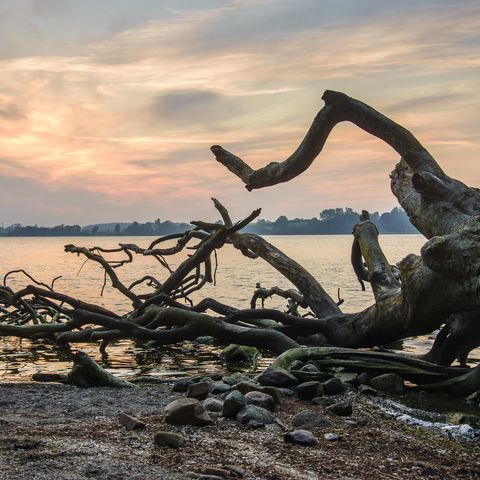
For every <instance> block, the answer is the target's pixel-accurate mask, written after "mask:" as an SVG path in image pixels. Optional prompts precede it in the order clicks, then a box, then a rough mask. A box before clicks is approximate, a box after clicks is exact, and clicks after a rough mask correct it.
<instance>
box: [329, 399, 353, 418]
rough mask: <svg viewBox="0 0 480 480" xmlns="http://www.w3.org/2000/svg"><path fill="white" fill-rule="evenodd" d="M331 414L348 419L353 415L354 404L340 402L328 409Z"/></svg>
mask: <svg viewBox="0 0 480 480" xmlns="http://www.w3.org/2000/svg"><path fill="white" fill-rule="evenodd" d="M327 410H328V411H329V412H332V413H334V414H335V415H340V416H342V417H347V416H349V415H351V414H352V411H353V409H352V402H338V403H334V404H332V405H330V406H328V407H327Z"/></svg>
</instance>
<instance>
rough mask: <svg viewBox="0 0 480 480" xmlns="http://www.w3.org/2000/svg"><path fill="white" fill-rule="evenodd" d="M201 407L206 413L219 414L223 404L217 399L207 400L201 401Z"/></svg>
mask: <svg viewBox="0 0 480 480" xmlns="http://www.w3.org/2000/svg"><path fill="white" fill-rule="evenodd" d="M203 407H204V408H205V410H206V411H207V412H221V411H222V410H223V402H222V401H221V400H218V399H217V398H207V399H205V400H204V401H203Z"/></svg>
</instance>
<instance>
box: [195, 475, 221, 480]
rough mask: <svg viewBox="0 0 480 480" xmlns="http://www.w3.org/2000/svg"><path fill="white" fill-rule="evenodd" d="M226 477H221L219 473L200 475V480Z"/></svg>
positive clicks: (215, 479) (216, 479) (219, 479)
mask: <svg viewBox="0 0 480 480" xmlns="http://www.w3.org/2000/svg"><path fill="white" fill-rule="evenodd" d="M224 479H225V477H219V476H218V475H200V476H199V477H198V480H224Z"/></svg>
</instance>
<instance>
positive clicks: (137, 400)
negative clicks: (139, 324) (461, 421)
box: [0, 382, 480, 480]
mask: <svg viewBox="0 0 480 480" xmlns="http://www.w3.org/2000/svg"><path fill="white" fill-rule="evenodd" d="M171 386H172V385H171V384H168V383H165V384H158V385H139V386H137V387H136V388H87V389H81V388H78V387H74V386H70V385H62V384H56V383H53V384H41V383H33V382H24V383H1V384H0V399H1V400H0V405H1V407H2V408H1V410H0V412H1V413H0V425H1V426H2V436H1V439H0V461H1V462H2V465H3V467H2V471H1V473H0V478H2V479H3V478H5V479H7V478H8V479H23V478H35V479H53V480H55V479H65V478H68V479H72V480H73V479H80V478H82V479H83V478H99V479H112V480H113V479H121V478H129V479H130V478H131V479H150V478H152V479H153V478H155V479H159V478H160V479H167V480H168V479H180V478H198V477H199V476H200V474H201V473H202V471H205V469H207V468H208V467H211V468H223V469H226V468H227V467H228V466H232V465H233V466H235V467H236V468H237V474H234V473H233V471H232V472H231V477H229V478H245V479H265V480H270V479H272V480H273V479H299V480H302V479H307V478H308V479H312V480H315V479H316V478H318V479H320V478H323V477H324V476H327V477H328V478H329V479H347V478H351V479H367V478H397V479H398V478H409V479H412V478H428V477H435V478H440V477H442V478H443V479H444V480H447V479H467V478H468V479H472V478H480V443H479V442H478V439H477V440H475V441H462V440H452V439H449V438H447V437H446V436H443V435H440V434H438V433H435V432H434V431H430V430H428V429H425V428H422V427H418V426H411V425H406V424H403V423H401V422H399V421H397V420H395V419H392V418H388V417H387V416H385V415H384V414H382V412H381V411H380V409H379V408H375V406H374V405H372V404H371V403H369V402H368V400H367V399H366V398H365V397H364V396H361V395H358V394H355V393H352V392H349V393H348V396H349V399H351V400H352V401H353V405H354V408H353V415H352V416H351V417H337V416H335V415H331V414H329V413H328V412H327V411H326V410H325V406H322V405H314V404H312V403H311V402H308V401H301V400H293V399H290V398H284V399H283V401H282V403H281V404H280V405H279V406H278V408H277V410H276V412H275V417H276V418H277V420H278V421H277V422H276V423H275V424H272V425H267V426H266V427H265V428H262V429H249V428H247V427H245V426H242V425H240V424H239V423H238V422H236V421H234V420H230V419H225V418H223V417H220V416H216V417H213V416H212V418H214V420H215V424H214V425H212V426H206V427H193V426H173V425H167V424H164V423H163V408H164V407H165V405H166V404H168V403H169V402H170V401H172V400H174V399H177V398H180V397H182V396H183V395H182V394H175V393H171ZM307 409H308V410H311V411H315V412H316V413H318V414H321V415H323V416H325V417H326V418H328V420H329V421H330V422H331V424H330V426H328V427H322V428H312V429H311V431H312V433H313V434H314V435H315V436H316V437H317V439H318V443H317V445H315V446H313V447H302V446H299V445H292V444H287V443H285V441H284V440H283V435H284V433H285V432H286V431H288V430H290V429H291V426H290V425H291V419H292V416H293V415H295V414H296V413H298V412H300V411H302V410H307ZM120 412H124V413H127V414H129V415H132V416H134V417H136V418H138V419H140V420H142V421H144V422H145V423H146V425H147V426H146V428H145V429H143V430H133V431H128V430H126V429H125V428H124V427H122V426H121V425H120V423H119V420H118V416H119V414H120ZM160 430H167V431H172V432H177V433H182V434H183V435H184V437H185V446H184V447H183V448H181V449H179V450H174V449H168V448H167V449H166V448H161V447H157V446H155V445H154V443H153V437H154V435H155V433H156V432H158V431H160ZM326 433H333V434H335V435H337V436H338V440H337V441H333V442H332V441H327V440H326V439H325V438H324V434H326ZM238 471H241V472H243V475H242V476H238Z"/></svg>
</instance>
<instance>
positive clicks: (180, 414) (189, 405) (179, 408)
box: [165, 398, 213, 427]
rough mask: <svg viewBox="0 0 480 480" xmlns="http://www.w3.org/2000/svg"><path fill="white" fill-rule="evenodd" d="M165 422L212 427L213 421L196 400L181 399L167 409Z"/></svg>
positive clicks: (170, 404)
mask: <svg viewBox="0 0 480 480" xmlns="http://www.w3.org/2000/svg"><path fill="white" fill-rule="evenodd" d="M165 421H166V422H167V423H171V424H173V425H196V426H199V427H201V426H204V425H212V424H213V420H212V419H211V418H210V417H209V416H208V414H207V413H206V412H205V408H204V407H203V405H202V404H201V403H200V402H199V401H198V400H197V399H196V398H179V399H177V400H174V401H173V402H171V403H169V404H168V405H167V406H166V407H165Z"/></svg>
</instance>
